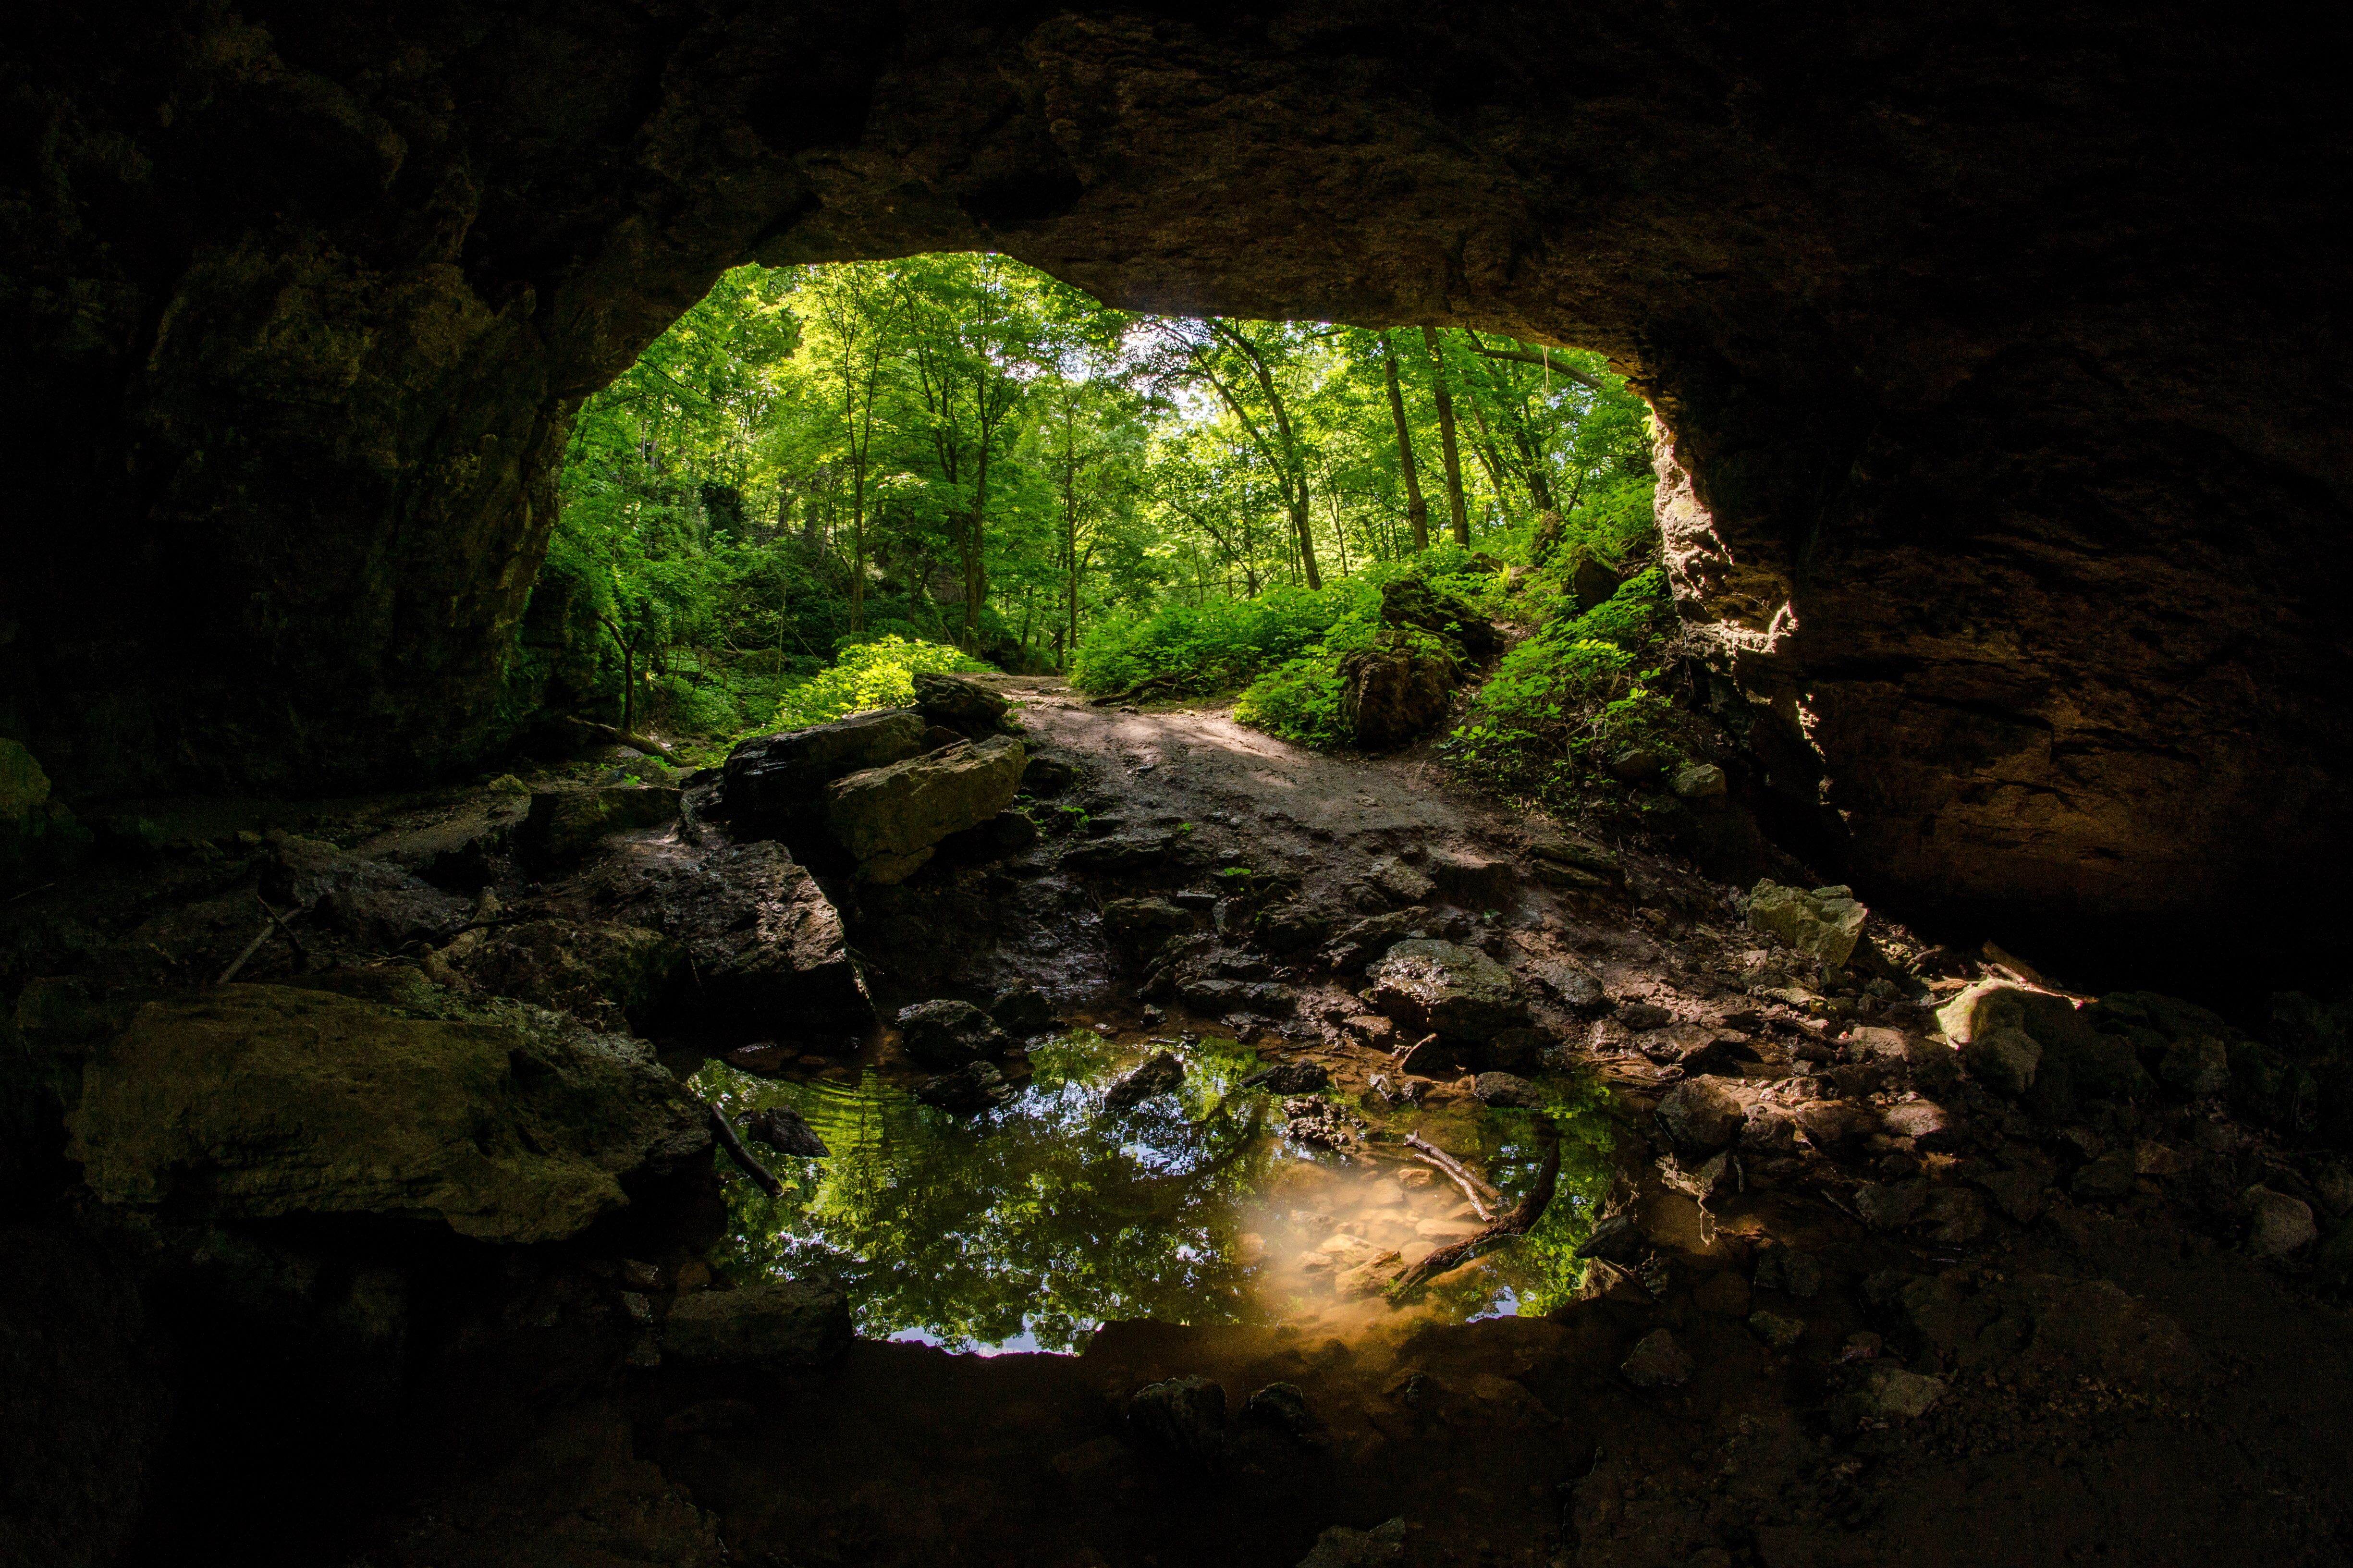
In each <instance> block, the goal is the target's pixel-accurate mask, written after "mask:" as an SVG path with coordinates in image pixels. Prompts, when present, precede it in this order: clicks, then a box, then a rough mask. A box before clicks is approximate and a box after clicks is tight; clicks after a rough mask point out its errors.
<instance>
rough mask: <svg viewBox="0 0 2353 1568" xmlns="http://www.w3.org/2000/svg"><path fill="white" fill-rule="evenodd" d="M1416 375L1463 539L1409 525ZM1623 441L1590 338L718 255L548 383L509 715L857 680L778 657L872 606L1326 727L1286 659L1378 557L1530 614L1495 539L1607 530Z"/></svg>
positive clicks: (670, 718)
mask: <svg viewBox="0 0 2353 1568" xmlns="http://www.w3.org/2000/svg"><path fill="white" fill-rule="evenodd" d="M1392 371H1394V373H1395V377H1396V382H1397V385H1398V400H1397V402H1396V404H1395V405H1392V401H1391V398H1390V395H1389V376H1390V373H1391V372H1392ZM1441 376H1442V377H1443V378H1444V379H1445V381H1446V384H1448V386H1449V387H1450V388H1451V393H1452V396H1453V400H1454V406H1455V407H1456V409H1457V411H1458V416H1459V417H1458V421H1457V435H1458V437H1459V438H1460V440H1461V444H1462V447H1463V450H1464V460H1463V476H1464V478H1463V491H1462V499H1463V503H1464V508H1465V515H1466V517H1467V519H1468V521H1469V525H1470V526H1469V531H1470V542H1469V543H1468V544H1462V543H1458V542H1454V541H1453V540H1451V539H1450V538H1449V537H1447V530H1446V526H1445V520H1446V518H1447V517H1448V516H1449V512H1450V509H1449V507H1448V504H1447V500H1446V497H1445V489H1444V485H1445V480H1444V478H1443V475H1442V472H1441V470H1440V466H1439V464H1438V461H1437V453H1438V450H1439V431H1438V426H1437V424H1436V402H1435V393H1436V390H1437V384H1438V381H1439V378H1440V377H1441ZM1397 409H1402V410H1403V414H1402V418H1403V422H1404V425H1405V431H1404V439H1405V442H1406V444H1407V446H1408V447H1409V449H1410V451H1411V452H1412V454H1413V458H1412V462H1413V465H1414V468H1415V471H1416V472H1417V473H1418V474H1419V479H1420V482H1421V489H1422V491H1423V494H1424V496H1425V499H1426V500H1427V501H1428V503H1429V512H1430V517H1431V518H1432V519H1433V520H1436V521H1435V524H1434V526H1435V529H1436V531H1435V533H1434V535H1433V537H1432V540H1431V543H1430V547H1429V548H1428V549H1426V550H1423V549H1419V548H1417V546H1416V544H1415V542H1414V540H1413V536H1412V532H1411V530H1410V528H1409V526H1408V508H1407V498H1406V493H1405V478H1406V467H1407V465H1406V458H1405V455H1404V453H1403V452H1401V451H1400V438H1399V430H1398V417H1399V416H1398V414H1397V413H1396V410H1397ZM1649 460H1650V458H1649V441H1648V436H1647V425H1646V411H1645V410H1644V408H1643V405H1642V404H1641V400H1640V399H1639V398H1637V397H1635V396H1633V395H1631V394H1630V393H1629V392H1627V391H1626V389H1625V387H1624V385H1623V384H1622V383H1621V382H1620V381H1619V380H1618V379H1617V378H1616V377H1614V376H1612V375H1610V374H1609V371H1608V367H1607V365H1606V363H1604V362H1603V361H1602V360H1600V359H1599V357H1598V356H1595V355H1591V354H1578V353H1569V352H1567V351H1559V350H1556V351H1551V353H1550V354H1549V357H1548V358H1545V357H1542V356H1536V355H1534V354H1533V353H1532V352H1531V351H1530V350H1529V349H1528V347H1527V345H1525V344H1514V343H1512V342H1507V341H1505V340H1500V339H1493V338H1489V337H1483V336H1480V335H1478V334H1472V333H1464V332H1456V331H1448V332H1443V333H1440V334H1439V335H1438V349H1437V353H1436V355H1435V357H1433V356H1432V354H1431V353H1430V352H1429V350H1428V348H1427V347H1426V345H1425V344H1424V342H1423V341H1422V338H1421V336H1420V334H1419V332H1406V331H1399V332H1391V333H1388V334H1383V333H1379V332H1373V331H1362V330H1359V329H1356V328H1343V327H1333V326H1327V325H1322V324H1317V323H1312V322H1294V323H1281V322H1263V321H1257V322H1252V321H1226V320H1222V319H1207V320H1178V319H1170V318H1136V317H1132V316H1128V315H1124V314H1122V313H1120V312H1117V311H1111V310H1103V308H1102V307H1101V306H1099V305H1097V304H1096V303H1095V302H1094V301H1093V300H1090V299H1088V298H1087V297H1086V296H1084V295H1082V294H1080V293H1078V292H1077V291H1076V290H1073V289H1068V288H1065V287H1064V286H1062V285H1060V284H1059V283H1057V282H1055V281H1054V280H1053V279H1049V278H1046V277H1044V276H1043V275H1042V274H1039V273H1036V272H1033V271H1031V270H1030V269H1029V268H1025V267H1022V266H1021V265H1019V264H1018V263H1016V262H1013V261H1010V260H1008V258H1003V257H997V256H987V255H948V256H923V257H913V258H904V259H901V260H893V261H879V262H861V263H853V264H846V265H842V266H836V267H823V268H806V267H805V268H761V267H745V268H737V269H735V270H734V271H733V272H730V273H728V274H727V275H726V276H725V277H724V278H723V279H721V281H720V283H719V284H718V285H717V286H716V287H715V288H714V289H712V293H711V294H710V296H709V297H708V298H706V299H705V300H702V301H701V302H700V303H698V304H697V305H696V306H694V308H693V309H692V310H689V311H688V312H687V313H686V314H685V315H684V316H683V317H682V318H681V320H680V321H678V322H677V323H676V324H675V325H674V326H672V327H671V329H670V331H667V332H665V333H663V334H662V335H661V337H660V338H659V339H658V340H656V341H655V342H653V343H652V344H651V345H649V347H648V348H647V349H646V351H645V353H643V354H642V355H641V356H640V357H639V359H638V362H637V363H636V364H634V365H633V366H631V367H630V369H629V370H628V372H627V373H625V374H623V375H622V376H621V377H620V378H618V379H617V381H616V382H615V383H614V384H612V385H611V386H609V387H607V388H606V389H605V390H603V391H601V392H599V393H597V394H596V395H594V396H592V397H591V398H590V399H589V400H588V401H587V402H586V405H583V406H582V408H581V409H580V412H579V415H578V416H577V418H576V419H575V424H574V428H573V434H572V439H571V443H570V446H569V447H568V448H567V450H566V454H565V467H564V471H563V475H562V479H561V487H560V489H561V499H562V510H561V512H560V514H559V518H558V521H557V524H556V528H555V532H554V539H553V541H552V542H551V546H550V551H549V556H548V563H547V567H546V570H545V574H544V575H543V581H542V588H541V591H540V592H537V593H535V595H534V600H533V613H532V616H530V617H529V618H528V620H527V624H526V626H525V627H524V629H523V633H522V637H521V642H520V646H519V647H518V649H517V657H516V658H515V659H514V660H513V661H512V666H511V669H510V698H509V707H510V711H511V712H512V713H514V714H515V715H516V716H517V717H518V718H520V717H522V716H523V714H524V713H526V712H527V711H528V710H531V709H532V708H533V707H534V706H537V707H539V708H541V709H543V710H545V711H546V712H547V713H548V714H549V715H550V716H560V715H562V714H566V713H576V714H580V715H582V716H585V717H590V718H595V719H597V720H600V721H607V722H618V721H623V720H624V719H625V717H626V718H627V719H628V721H630V722H633V723H636V724H638V726H640V727H643V728H647V729H650V730H652V731H655V732H657V733H660V732H663V731H668V732H669V733H670V734H671V735H672V737H673V738H675V737H679V736H681V735H683V736H692V735H696V734H701V735H707V736H723V735H727V734H730V733H733V732H735V731H739V730H741V729H742V728H744V727H745V726H747V725H751V724H755V723H759V722H762V721H765V719H766V717H767V715H769V714H770V713H772V712H774V711H775V710H776V709H777V708H778V707H779V705H780V704H782V705H784V706H785V707H786V709H787V710H791V711H794V712H796V713H797V712H801V711H804V710H805V705H808V704H814V705H815V706H816V707H830V706H833V705H835V704H836V703H837V702H838V701H842V700H863V699H857V698H852V697H847V696H843V697H836V696H833V695H828V694H829V693H832V692H834V691H835V690H836V689H839V690H841V691H843V692H848V691H849V690H851V689H854V688H856V687H857V685H858V682H859V681H860V679H862V676H861V674H860V670H859V669H851V670H849V671H848V672H846V673H844V674H841V675H839V676H837V677H835V678H834V679H833V680H832V681H831V682H830V683H829V684H825V685H818V686H808V683H809V682H810V681H811V678H812V677H815V676H818V674H819V673H820V672H822V671H824V670H825V669H826V667H827V666H828V664H829V663H830V662H831V660H830V654H831V651H832V650H833V649H835V648H837V647H841V646H843V645H845V644H848V645H850V646H853V647H855V646H864V645H867V644H870V643H871V642H873V641H875V640H876V639H877V638H882V637H892V638H896V639H898V640H899V641H900V642H902V643H909V644H913V643H934V644H936V643H954V644H955V645H956V646H957V647H960V648H962V649H963V650H964V652H965V654H967V655H969V656H971V657H972V658H975V659H980V660H986V661H987V662H988V663H990V664H994V665H996V666H997V667H998V668H1006V669H1014V670H1042V669H1056V668H1060V669H1068V670H1069V671H1071V675H1072V677H1073V679H1075V680H1076V681H1077V682H1078V683H1079V684H1080V685H1081V686H1082V687H1083V688H1085V689H1089V690H1094V691H1107V690H1120V689H1127V688H1130V687H1133V686H1135V685H1137V684H1139V683H1141V682H1144V681H1146V680H1157V681H1158V682H1159V685H1158V688H1157V689H1160V690H1163V691H1187V692H1208V691H1229V690H1237V689H1242V688H1244V687H1248V686H1250V685H1251V683H1253V682H1261V683H1262V685H1261V688H1260V689H1258V690H1256V691H1255V692H1254V694H1253V695H1252V696H1251V698H1250V701H1249V703H1248V705H1247V706H1248V710H1249V711H1250V712H1251V713H1253V714H1254V715H1256V716H1257V719H1258V721H1260V722H1263V723H1265V724H1267V725H1268V726H1269V727H1270V728H1272V729H1274V730H1276V731H1278V732H1282V733H1286V734H1293V735H1297V736H1300V737H1302V738H1305V739H1313V740H1315V741H1317V742H1319V743H1320V742H1329V741H1332V740H1334V739H1336V738H1337V737H1338V730H1337V729H1336V727H1335V725H1336V714H1337V710H1336V705H1335V703H1336V697H1335V693H1336V686H1335V680H1334V679H1333V676H1332V674H1331V672H1330V671H1329V670H1328V669H1323V668H1314V661H1318V660H1322V661H1335V660H1336V659H1337V658H1339V657H1340V656H1342V655H1344V654H1345V652H1346V651H1347V650H1348V649H1349V648H1351V647H1356V646H1359V645H1360V644H1361V642H1362V641H1363V639H1364V638H1365V637H1367V636H1369V635H1370V627H1371V625H1372V622H1371V617H1370V613H1369V606H1370V605H1372V603H1373V597H1372V595H1373V593H1374V592H1375V591H1376V590H1377V588H1378V586H1379V585H1380V584H1381V583H1382V582H1384V581H1386V580H1387V579H1388V577H1390V576H1393V575H1395V574H1398V573H1400V572H1404V571H1409V570H1410V571H1413V572H1416V573H1418V574H1421V575H1424V576H1427V577H1428V578H1429V579H1430V581H1431V582H1432V584H1434V585H1436V586H1437V587H1439V588H1440V590H1441V591H1444V592H1448V593H1452V594H1456V595H1461V596H1462V597H1463V598H1465V599H1467V600H1469V601H1471V602H1472V603H1473V604H1474V605H1477V607H1478V609H1479V612H1480V613H1481V614H1482V615H1484V616H1493V617H1504V616H1511V617H1516V618H1519V619H1521V620H1523V621H1526V622H1529V623H1530V624H1537V623H1541V622H1543V621H1546V620H1548V619H1550V618H1553V616H1554V615H1555V612H1556V609H1557V605H1556V604H1554V603H1551V602H1548V601H1547V600H1546V598H1545V596H1544V595H1545V593H1546V592H1547V590H1546V586H1545V584H1543V583H1542V582H1539V583H1537V584H1535V590H1536V591H1535V592H1534V593H1531V594H1521V593H1516V592H1514V593H1512V594H1509V595H1507V594H1506V592H1505V583H1504V575H1503V574H1502V572H1501V571H1500V570H1499V569H1498V563H1499V562H1513V561H1516V562H1521V563H1526V562H1529V561H1531V560H1532V559H1533V556H1532V552H1533V551H1535V549H1536V548H1537V547H1538V535H1539V516H1540V514H1543V515H1545V516H1549V515H1550V513H1551V512H1552V511H1557V512H1559V513H1561V514H1562V515H1563V516H1565V518H1566V519H1567V522H1566V531H1565V532H1564V533H1563V534H1562V538H1563V540H1564V541H1565V542H1564V545H1563V548H1567V547H1568V546H1569V545H1571V544H1573V545H1575V546H1576V547H1577V548H1582V549H1588V550H1589V551H1591V552H1593V553H1594V554H1596V555H1598V556H1599V557H1600V558H1601V559H1603V560H1606V561H1609V562H1611V563H1619V562H1621V561H1624V560H1626V559H1628V558H1629V557H1630V555H1631V554H1632V553H1633V552H1636V551H1638V550H1640V549H1641V547H1642V545H1641V541H1642V540H1643V539H1645V538H1647V535H1648V529H1649V519H1648V506H1649V495H1650V490H1651V477H1650V469H1649ZM1547 509H1549V510H1547ZM1551 537H1552V534H1551V533H1550V532H1546V533H1545V534H1544V538H1546V539H1547V540H1548V539H1550V538H1551ZM1319 583H1320V584H1321V586H1320V587H1318V586H1316V584H1319ZM1623 629H1624V628H1613V627H1603V628H1599V629H1597V631H1596V635H1597V636H1600V637H1604V639H1605V640H1620V641H1622V640H1623V639H1622V637H1621V636H1620V633H1621V632H1622V631H1623ZM860 657H861V658H862V657H864V656H860ZM805 686H808V689H809V692H810V695H809V696H808V697H807V698H803V697H801V696H798V695H794V694H795V693H797V692H798V691H799V690H800V689H802V688H803V687H805Z"/></svg>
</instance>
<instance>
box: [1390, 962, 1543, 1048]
mask: <svg viewBox="0 0 2353 1568" xmlns="http://www.w3.org/2000/svg"><path fill="white" fill-rule="evenodd" d="M1366 979H1367V980H1368V981H1369V982H1370V983H1371V984H1370V985H1369V987H1368V989H1369V990H1370V992H1371V994H1372V1000H1373V1005H1375V1006H1377V1007H1378V1008H1380V1009H1381V1011H1382V1012H1384V1013H1387V1014H1388V1016H1390V1017H1391V1018H1393V1019H1395V1020H1397V1022H1398V1024H1399V1025H1401V1026H1405V1027H1407V1028H1411V1029H1416V1030H1427V1031H1429V1032H1430V1033H1432V1034H1436V1035H1440V1036H1442V1037H1447V1038H1450V1039H1457V1040H1468V1041H1482V1040H1488V1039H1492V1038H1493V1037H1495V1036H1496V1035H1498V1034H1500V1033H1501V1032H1503V1031H1504V1030H1505V1029H1509V1028H1514V1027H1516V1026H1522V1025H1525V1023H1526V1022H1527V1002H1526V999H1525V996H1524V995H1523V994H1522V987H1521V985H1520V983H1519V981H1518V980H1517V979H1516V978H1515V977H1514V975H1513V974H1512V973H1511V972H1510V971H1508V970H1506V969H1504V967H1503V966H1502V965H1501V964H1499V963H1496V962H1495V961H1494V960H1493V959H1492V958H1489V957H1488V956H1487V955H1486V954H1485V953H1483V952H1480V951H1479V950H1478V949H1476V948H1470V947H1464V946H1461V944H1459V943H1456V942H1437V941H1431V940H1428V939H1423V940H1419V941H1407V942H1398V944H1397V945H1396V946H1394V947H1392V948H1390V949H1389V950H1388V952H1387V953H1385V954H1383V955H1382V957H1381V959H1380V961H1379V962H1378V963H1376V964H1374V965H1373V967H1372V968H1371V969H1370V970H1368V971H1366Z"/></svg>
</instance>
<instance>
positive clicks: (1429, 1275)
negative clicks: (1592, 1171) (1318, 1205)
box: [1388, 1139, 1560, 1300]
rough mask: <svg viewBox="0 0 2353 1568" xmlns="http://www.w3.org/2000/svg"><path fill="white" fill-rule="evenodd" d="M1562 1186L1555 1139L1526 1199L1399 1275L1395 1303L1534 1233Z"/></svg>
mask: <svg viewBox="0 0 2353 1568" xmlns="http://www.w3.org/2000/svg"><path fill="white" fill-rule="evenodd" d="M1559 1184H1560V1141H1559V1140H1558V1139H1555V1140H1553V1142H1551V1143H1550V1144H1548V1145H1546V1149H1545V1158H1544V1165H1543V1166H1542V1168H1541V1169H1539V1170H1538V1171H1537V1172H1536V1184H1535V1186H1533V1187H1531V1188H1529V1189H1528V1195H1527V1196H1526V1197H1524V1198H1522V1199H1521V1200H1520V1201H1519V1202H1518V1203H1517V1204H1515V1205H1513V1208H1512V1212H1511V1213H1509V1214H1507V1215H1504V1217H1503V1218H1501V1219H1499V1220H1497V1221H1495V1222H1494V1223H1493V1224H1492V1225H1490V1226H1488V1227H1487V1228H1486V1229H1484V1230H1482V1231H1481V1232H1480V1233H1479V1234H1478V1235H1476V1236H1474V1237H1471V1238H1470V1239H1469V1240H1467V1241H1458V1242H1456V1243H1454V1245H1452V1246H1451V1247H1440V1248H1439V1249H1438V1250H1437V1251H1435V1252H1433V1253H1431V1254H1430V1256H1429V1257H1427V1258H1423V1259H1422V1260H1421V1261H1420V1262H1419V1263H1417V1264H1415V1265H1413V1267H1411V1268H1408V1269H1407V1270H1406V1271H1405V1272H1404V1273H1402V1274H1400V1275H1398V1277H1397V1282H1396V1283H1395V1284H1393V1285H1391V1286H1390V1287H1389V1291H1388V1293H1389V1296H1390V1298H1391V1299H1392V1300H1395V1299H1396V1298H1397V1297H1398V1296H1399V1295H1402V1294H1403V1293H1404V1292H1406V1291H1408V1290H1413V1289H1419V1287H1420V1285H1421V1283H1422V1282H1423V1281H1424V1280H1426V1279H1436V1278H1437V1277H1438V1276H1439V1275H1440V1274H1443V1273H1445V1272H1446V1271H1447V1270H1448V1269H1450V1268H1461V1266H1462V1265H1463V1264H1465V1263H1468V1262H1470V1261H1471V1260H1472V1258H1477V1257H1479V1256H1480V1255H1481V1254H1482V1253H1487V1252H1492V1251H1493V1250H1494V1249H1495V1248H1496V1247H1501V1246H1503V1245H1504V1243H1505V1242H1507V1241H1510V1240H1511V1239H1513V1238H1514V1237H1521V1236H1525V1235H1526V1234H1527V1233H1528V1232H1529V1231H1531V1230H1534V1229H1535V1224H1536V1221H1538V1220H1540V1219H1542V1218H1543V1217H1544V1212H1545V1210H1546V1208H1547V1207H1549V1206H1550V1205H1551V1203H1552V1194H1553V1192H1554V1190H1555V1189H1556V1187H1558V1186H1559Z"/></svg>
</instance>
